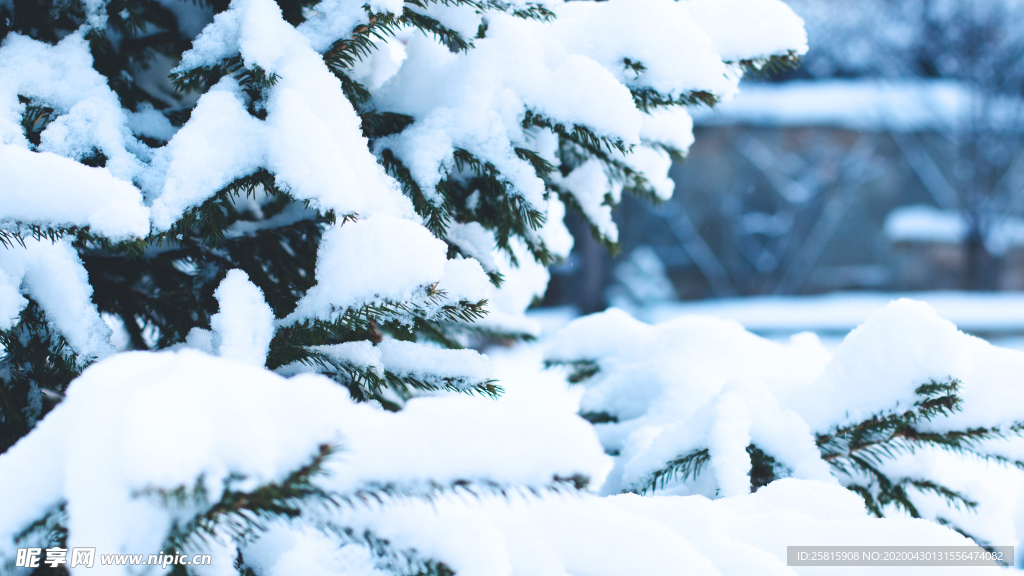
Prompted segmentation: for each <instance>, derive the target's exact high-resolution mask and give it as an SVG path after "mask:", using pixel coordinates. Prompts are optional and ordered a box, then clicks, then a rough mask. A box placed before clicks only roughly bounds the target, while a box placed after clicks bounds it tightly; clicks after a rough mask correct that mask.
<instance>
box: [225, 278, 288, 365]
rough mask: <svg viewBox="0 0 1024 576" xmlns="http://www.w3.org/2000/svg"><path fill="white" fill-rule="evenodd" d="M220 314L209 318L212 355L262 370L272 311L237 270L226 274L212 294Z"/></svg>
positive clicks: (271, 327)
mask: <svg viewBox="0 0 1024 576" xmlns="http://www.w3.org/2000/svg"><path fill="white" fill-rule="evenodd" d="M213 296H214V297H215V298H216V299H217V302H218V303H219V304H220V311H219V312H217V313H216V314H214V315H213V316H211V317H210V326H211V328H212V330H213V335H212V339H211V342H210V345H211V348H212V350H213V352H214V353H215V354H217V355H219V356H223V357H224V358H231V359H234V360H238V361H239V362H244V363H246V364H252V365H253V366H263V364H265V363H266V361H267V353H268V352H269V351H270V341H271V340H272V339H273V337H274V311H273V310H271V309H270V305H268V304H267V302H266V300H264V299H263V291H262V290H260V289H259V288H258V287H257V286H256V285H255V284H253V283H252V282H251V281H249V276H248V275H247V274H246V273H245V272H242V271H241V270H229V271H228V273H227V276H226V277H225V278H224V280H222V281H221V283H220V285H219V286H217V289H216V290H215V291H214V292H213Z"/></svg>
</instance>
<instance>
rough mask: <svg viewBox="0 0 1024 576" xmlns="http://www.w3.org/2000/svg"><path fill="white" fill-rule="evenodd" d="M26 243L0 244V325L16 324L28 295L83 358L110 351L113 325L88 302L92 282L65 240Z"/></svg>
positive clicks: (6, 328)
mask: <svg viewBox="0 0 1024 576" xmlns="http://www.w3.org/2000/svg"><path fill="white" fill-rule="evenodd" d="M24 242H25V246H24V247H21V246H19V245H18V244H14V245H13V246H10V247H0V329H3V330H9V329H10V328H11V327H12V326H14V324H15V322H16V320H17V317H18V314H19V313H20V312H21V311H22V310H23V309H24V308H25V306H27V305H28V301H27V300H26V299H25V298H24V296H22V294H24V295H25V296H29V297H31V298H32V299H33V300H34V301H35V302H36V303H38V304H39V306H40V307H41V308H42V309H43V313H44V316H45V318H46V321H47V322H48V323H49V324H50V325H51V326H52V327H53V328H54V329H55V332H56V333H58V334H60V335H62V336H64V338H65V339H66V340H67V342H68V344H70V345H71V348H72V350H74V351H75V352H76V353H78V354H80V355H82V356H83V357H84V358H83V360H85V359H89V358H92V359H95V358H103V357H106V356H108V355H110V354H112V353H113V352H114V347H113V346H112V345H111V344H110V336H111V331H110V328H108V327H107V324H106V323H105V322H104V321H103V319H102V318H101V317H100V314H99V310H98V309H97V308H96V305H95V304H93V302H92V292H93V290H92V285H91V284H89V278H88V274H87V273H86V271H85V266H83V265H82V261H81V260H80V259H79V257H78V253H77V252H76V251H75V249H74V248H73V247H72V246H71V243H70V242H69V241H67V240H59V241H57V242H50V241H49V240H46V239H43V240H33V239H25V241H24Z"/></svg>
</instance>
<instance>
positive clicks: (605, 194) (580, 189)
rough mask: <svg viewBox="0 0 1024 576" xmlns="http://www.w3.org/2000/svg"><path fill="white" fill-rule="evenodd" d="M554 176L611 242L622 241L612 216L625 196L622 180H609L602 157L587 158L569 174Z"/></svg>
mask: <svg viewBox="0 0 1024 576" xmlns="http://www.w3.org/2000/svg"><path fill="white" fill-rule="evenodd" d="M553 180H554V182H555V183H556V184H557V185H558V186H560V187H562V188H563V189H564V190H565V191H567V192H568V193H570V194H572V197H573V198H574V199H575V200H576V203H577V204H579V206H580V210H581V211H582V212H583V214H584V215H586V217H587V220H589V221H590V222H591V223H593V225H594V226H596V227H597V230H598V232H600V233H601V235H602V236H604V237H605V238H607V239H608V241H610V242H618V241H619V229H618V227H617V226H616V225H615V221H614V220H612V204H617V203H618V201H619V199H620V198H621V197H622V184H619V183H617V182H612V181H610V180H609V178H608V175H607V174H605V168H604V166H603V165H602V163H601V162H600V161H599V160H597V159H596V158H592V159H590V160H587V161H586V162H584V163H583V165H582V166H580V167H578V168H576V169H575V170H573V171H572V172H570V173H569V175H568V176H566V177H565V178H558V177H554V178H553ZM608 198H610V199H611V203H609V202H608V201H607V199H608Z"/></svg>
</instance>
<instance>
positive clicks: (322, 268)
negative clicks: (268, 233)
mask: <svg viewBox="0 0 1024 576" xmlns="http://www.w3.org/2000/svg"><path fill="white" fill-rule="evenodd" d="M447 252H448V247H447V245H446V244H445V243H444V242H443V241H441V240H438V239H437V238H435V237H434V235H433V234H431V233H430V232H429V231H428V230H427V229H426V228H424V227H423V226H420V225H419V224H417V223H415V222H412V221H410V220H403V219H399V218H394V217H392V216H386V215H378V216H375V217H371V218H367V219H365V220H358V221H355V222H351V221H350V222H345V223H341V224H339V225H337V226H334V227H332V228H331V229H329V230H328V231H327V232H325V233H324V235H323V239H322V240H321V243H320V250H319V253H318V254H317V265H316V277H317V284H316V286H314V287H313V288H311V289H310V290H309V292H307V293H306V295H305V296H303V297H302V298H301V299H300V300H299V303H298V306H297V307H296V309H295V311H294V312H292V313H291V314H290V315H289V316H288V317H287V318H285V319H284V320H282V323H284V324H289V323H293V322H295V321H298V320H301V319H305V318H321V319H329V318H333V317H334V315H336V314H339V313H341V312H343V311H344V310H345V309H347V308H349V307H356V306H361V305H363V304H369V303H381V302H383V301H384V300H391V301H394V302H401V301H407V300H412V299H414V298H415V297H416V296H417V295H418V293H419V292H420V291H421V289H422V288H423V287H425V286H429V285H432V284H435V283H437V282H438V281H439V280H441V277H442V275H443V274H444V272H445V265H446V262H447V260H446V258H445V255H446V254H447Z"/></svg>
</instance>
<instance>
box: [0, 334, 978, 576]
mask: <svg viewBox="0 0 1024 576" xmlns="http://www.w3.org/2000/svg"><path fill="white" fill-rule="evenodd" d="M520 371H521V372H522V370H521V369H520ZM538 377H540V378H541V379H542V380H543V379H544V378H547V377H549V376H545V375H532V376H531V375H529V374H526V373H525V372H523V374H522V376H521V377H520V378H519V379H516V378H510V379H509V380H508V381H507V384H508V385H509V386H510V394H509V396H508V398H505V399H502V400H499V401H497V402H495V401H491V400H486V399H479V398H472V397H466V396H462V395H448V396H442V397H436V398H422V399H414V400H412V401H410V402H409V403H408V405H407V407H406V408H405V409H404V410H403V411H401V412H399V413H389V412H386V411H383V410H379V409H375V408H373V407H372V406H370V405H368V404H355V403H353V402H352V401H351V400H350V399H349V397H348V395H347V393H346V391H345V389H344V388H343V387H340V386H338V385H337V384H336V383H334V382H331V381H329V380H327V379H325V378H322V377H319V376H314V375H302V376H297V377H295V378H291V379H288V380H286V379H284V378H282V377H280V376H277V375H275V374H273V373H271V372H269V371H266V370H264V369H261V368H257V367H254V366H251V365H248V364H243V363H237V362H235V361H232V360H229V359H225V358H217V357H213V356H208V355H206V354H203V353H201V352H198V351H194V350H188V349H184V350H180V351H176V352H175V351H167V352H132V353H125V354H121V355H118V356H115V357H113V358H110V359H108V360H104V361H102V362H99V363H97V364H95V365H93V366H92V367H90V368H89V369H87V370H86V371H85V372H84V373H83V374H82V376H81V377H79V378H78V379H77V380H75V381H74V382H73V383H72V384H71V386H70V387H69V389H68V391H67V396H66V399H65V400H64V402H62V403H61V404H60V405H58V406H57V408H55V409H54V410H53V411H52V412H51V413H50V414H49V415H48V416H47V417H46V418H45V419H44V420H43V421H42V422H40V424H39V425H38V426H37V427H36V428H35V429H34V430H33V431H32V432H31V433H30V434H29V435H28V436H26V437H25V438H23V439H22V440H21V441H19V442H18V443H17V444H16V445H15V446H14V447H12V448H11V449H10V450H9V451H8V452H7V453H5V454H4V455H3V456H0V491H2V493H3V494H4V496H5V497H4V498H3V499H2V500H0V554H3V555H4V556H9V555H11V554H13V548H14V546H15V544H14V542H13V540H12V538H13V537H14V536H15V535H16V534H17V533H18V532H19V531H21V530H22V529H23V528H24V527H25V526H26V525H27V524H28V523H30V522H32V521H34V520H36V519H38V518H39V517H41V516H42V515H43V514H44V513H46V512H47V511H48V510H51V509H53V507H54V506H56V505H57V504H58V503H61V502H64V503H65V512H66V518H67V520H66V521H67V527H68V536H67V545H68V547H74V546H89V547H96V548H97V551H98V553H137V554H149V553H152V552H153V551H154V550H158V549H160V546H161V544H162V543H163V542H164V539H165V537H166V532H167V530H168V529H169V528H170V526H171V523H172V522H173V521H174V520H175V519H179V520H180V518H182V514H195V513H199V512H202V511H203V509H204V506H205V505H209V504H205V505H204V504H201V503H199V504H196V505H185V508H182V509H178V508H174V507H173V506H172V507H171V508H170V509H169V508H167V507H165V505H163V504H161V502H160V499H159V498H158V497H156V496H147V495H146V494H147V493H152V492H153V491H154V490H159V489H167V490H173V489H175V488H178V487H185V488H187V489H188V488H191V487H193V486H195V483H196V482H197V481H198V480H200V479H201V481H202V482H203V483H204V488H205V489H206V491H207V493H208V494H220V493H221V490H222V489H223V488H224V486H225V483H226V482H232V483H233V484H232V486H233V489H235V490H242V491H248V490H253V489H255V488H256V487H257V486H259V485H261V484H263V483H266V482H272V481H276V480H281V479H282V478H283V477H284V476H285V475H287V474H288V473H289V472H291V471H293V470H295V469H296V468H298V467H299V466H302V465H303V464H305V463H307V462H308V461H309V459H310V457H311V456H312V455H313V454H315V453H317V451H318V449H319V446H321V445H322V444H324V443H329V444H332V445H334V446H336V447H337V448H338V450H339V452H338V453H337V454H336V455H335V456H332V457H331V458H330V459H329V460H328V462H327V467H326V472H327V473H326V474H324V475H322V476H319V477H317V479H316V480H315V482H316V484H317V485H318V486H320V487H321V488H323V489H325V490H328V491H331V492H334V493H336V494H342V495H343V494H351V493H353V492H354V491H356V490H360V489H370V490H372V489H375V488H380V487H384V486H394V487H396V488H400V489H405V490H411V491H417V490H420V489H422V490H427V491H429V490H431V486H436V485H451V484H452V483H453V482H459V481H469V482H474V481H479V482H484V483H496V484H499V485H504V486H508V487H510V488H511V489H512V491H511V493H510V495H509V496H507V497H498V496H497V495H488V493H487V490H486V489H483V490H482V492H478V493H477V495H476V496H470V495H469V494H468V493H460V492H455V493H452V494H447V495H439V496H435V497H434V498H432V500H431V501H426V500H420V499H418V498H390V499H386V500H385V501H384V502H383V503H381V504H379V505H367V506H354V507H339V508H327V509H324V508H314V509H311V510H309V511H308V513H309V514H310V516H309V517H308V522H309V523H310V524H309V525H307V524H306V523H305V522H304V521H303V520H302V519H301V518H300V519H299V520H297V521H292V522H289V523H287V524H286V523H283V522H282V523H279V522H272V523H271V524H270V525H269V526H268V528H269V529H268V530H267V531H266V532H263V533H261V535H260V538H259V539H258V540H256V541H255V542H247V543H245V544H243V546H244V552H245V557H246V559H247V561H251V562H252V563H253V564H254V565H255V566H258V567H260V568H263V569H265V570H267V571H268V572H267V573H268V574H281V575H282V576H284V575H285V574H291V573H294V570H295V569H297V568H300V567H301V568H303V570H304V573H309V574H325V575H326V574H337V573H339V571H344V573H352V574H366V575H371V574H374V575H376V574H380V572H378V571H377V570H376V568H375V566H374V562H373V557H372V556H369V555H367V553H366V552H365V550H363V549H360V548H356V547H354V546H351V545H350V544H349V545H345V543H344V542H340V541H338V540H337V538H336V537H334V536H331V534H332V533H331V532H330V531H321V530H315V529H311V528H310V526H311V525H312V524H317V523H320V522H323V521H327V522H330V523H332V524H334V525H337V526H346V527H351V528H353V529H354V532H355V533H356V534H362V533H363V530H367V529H368V530H370V531H372V533H373V534H374V535H375V536H377V537H380V538H385V539H387V540H388V541H389V542H390V544H391V545H392V546H393V547H395V548H396V549H398V550H410V549H411V550H415V551H416V553H417V555H419V556H420V557H423V558H431V559H435V560H440V561H443V562H445V563H446V564H447V565H449V566H450V567H452V568H453V569H454V570H455V571H456V572H457V573H458V574H463V575H467V576H490V575H493V574H506V575H511V576H517V575H521V576H532V575H535V574H550V575H554V576H568V575H569V574H590V575H593V576H622V575H624V574H635V573H637V572H638V571H639V572H641V573H650V574H680V575H681V574H707V575H712V576H713V575H719V574H721V575H735V576H745V575H747V574H751V573H758V574H779V575H794V574H797V573H801V574H810V573H815V572H808V571H803V570H802V569H792V568H788V567H786V566H785V554H786V546H787V545H828V544H836V543H841V544H843V545H969V544H970V541H968V540H967V539H966V538H964V537H963V536H961V535H959V534H957V533H956V532H954V531H952V530H949V529H947V528H945V527H942V526H939V525H938V524H934V523H931V522H927V521H923V520H910V519H895V520H892V519H877V518H871V517H868V515H867V513H866V511H865V510H864V507H863V504H862V501H861V500H860V498H859V496H857V495H855V494H853V493H851V492H849V491H847V490H845V489H842V488H840V487H838V486H835V485H834V484H829V483H823V482H818V481H811V480H799V479H783V480H779V481H776V482H775V483H772V484H770V485H768V486H766V487H764V488H762V489H761V490H759V491H758V492H757V493H755V494H743V495H737V496H734V497H728V498H720V499H717V500H708V499H707V498H705V497H703V496H659V497H653V498H652V497H648V498H644V497H639V496H635V495H621V496H615V497H611V498H599V497H596V496H594V495H591V494H586V493H584V494H582V495H576V496H563V495H559V494H556V493H541V494H539V495H536V496H535V495H531V494H530V493H529V492H520V491H517V490H516V489H515V487H516V486H527V487H534V488H541V487H543V486H546V485H548V484H550V483H551V482H552V480H553V479H554V478H556V477H561V478H567V477H572V476H574V475H577V474H580V475H585V476H588V477H590V478H591V479H592V481H594V482H596V483H597V484H600V483H601V482H602V480H603V478H604V476H605V474H606V472H607V470H608V466H609V462H608V456H606V455H605V454H604V452H603V449H602V447H601V445H600V443H599V442H598V440H597V438H596V437H595V436H594V432H593V428H592V427H591V426H590V425H589V424H588V423H587V422H585V421H584V420H582V419H580V418H578V417H577V416H575V414H574V412H575V405H574V404H573V403H571V402H565V401H562V400H556V399H555V396H554V395H553V394H552V392H551V391H545V389H543V388H541V387H537V386H536V383H535V382H534V380H535V379H536V378H538ZM531 390H532V392H530V391H531ZM738 397H739V396H735V398H738ZM730 401H733V400H730ZM751 412H753V407H751ZM184 414H187V415H188V417H187V418H183V417H182V415H184ZM741 440H742V438H741ZM211 551H212V552H213V553H214V556H215V557H216V558H215V564H216V565H217V566H221V568H222V569H224V570H229V569H230V562H231V560H233V558H234V557H235V549H234V545H233V544H230V543H229V542H228V541H227V540H226V538H225V537H224V535H221V536H218V537H215V538H212V539H211ZM214 568H216V566H214ZM914 570H915V569H906V572H905V573H908V574H916V573H921V574H925V573H927V574H936V573H938V574H942V573H956V574H970V573H974V571H972V569H962V568H958V569H952V568H951V569H948V570H946V571H942V570H943V569H941V568H940V569H937V568H934V567H928V568H921V569H920V570H918V571H916V572H915V571H914ZM926 570H927V572H925V571H926ZM93 572H96V573H98V574H127V573H129V572H128V568H127V567H124V566H99V565H97V566H96V567H94V568H91V569H88V570H85V569H84V568H82V567H77V568H73V569H71V573H72V574H86V573H93ZM210 573H211V574H212V573H218V574H220V573H227V572H220V571H211V572H210ZM901 573H904V572H901ZM986 573H987V572H986Z"/></svg>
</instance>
